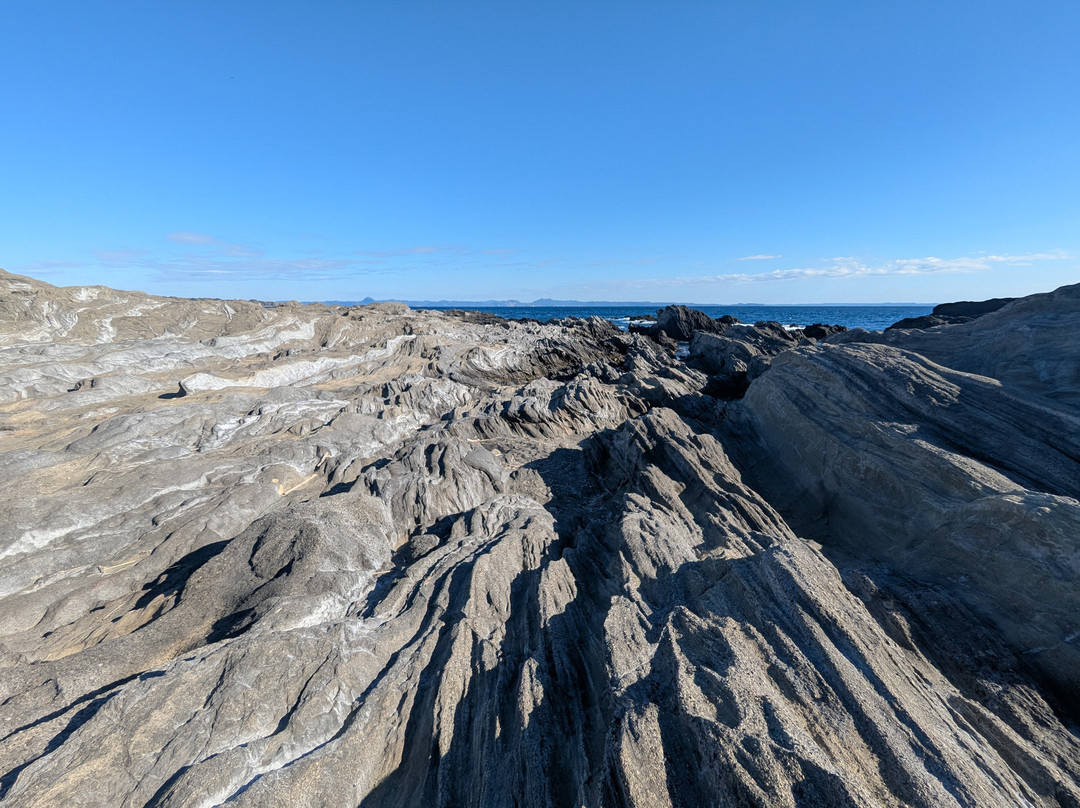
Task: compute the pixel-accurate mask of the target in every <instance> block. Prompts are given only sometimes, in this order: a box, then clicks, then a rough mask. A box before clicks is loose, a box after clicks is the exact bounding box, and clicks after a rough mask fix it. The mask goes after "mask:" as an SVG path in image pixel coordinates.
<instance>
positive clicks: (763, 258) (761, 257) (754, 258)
mask: <svg viewBox="0 0 1080 808" xmlns="http://www.w3.org/2000/svg"><path fill="white" fill-rule="evenodd" d="M783 257H784V256H782V255H744V256H743V257H742V258H740V259H739V260H740V261H771V260H772V259H774V258H783Z"/></svg>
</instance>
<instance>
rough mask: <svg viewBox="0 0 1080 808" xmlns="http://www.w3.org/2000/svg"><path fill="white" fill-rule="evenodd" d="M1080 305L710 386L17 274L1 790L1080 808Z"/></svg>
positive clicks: (723, 349) (644, 348) (855, 349)
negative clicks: (725, 388) (1079, 404)
mask: <svg viewBox="0 0 1080 808" xmlns="http://www.w3.org/2000/svg"><path fill="white" fill-rule="evenodd" d="M1078 303H1080V302H1078V301H1077V300H1076V291H1075V288H1074V289H1070V288H1066V289H1063V290H1058V292H1056V293H1053V294H1051V295H1048V296H1036V297H1035V298H1025V299H1022V300H1018V301H1016V302H1014V303H1013V304H1011V305H1009V306H1007V307H1004V308H1002V309H1001V310H999V311H997V312H994V313H991V314H985V315H983V316H981V317H979V318H978V319H976V320H973V321H971V322H970V323H966V324H963V325H951V326H946V327H944V328H941V329H934V330H933V331H926V332H906V333H905V332H889V334H888V335H882V334H877V335H867V334H866V332H861V333H859V332H848V333H840V334H833V335H827V341H826V342H823V343H821V344H814V343H812V342H811V339H810V335H806V334H791V333H789V332H787V331H786V330H785V329H783V328H781V327H779V326H777V325H776V324H768V323H759V324H757V325H755V326H739V325H736V324H734V323H717V324H716V325H715V326H709V328H716V329H719V331H713V332H710V331H708V330H707V329H701V328H694V329H692V330H691V331H690V332H689V333H688V332H685V331H681V332H679V333H680V334H683V335H685V336H684V338H685V337H688V336H693V345H694V346H695V353H694V355H693V356H692V358H691V361H689V362H687V363H683V362H680V361H678V360H676V359H675V358H674V357H673V356H672V355H671V354H670V353H669V352H668V351H665V350H664V349H663V348H662V347H661V346H659V345H658V344H657V343H656V342H655V341H654V340H653V339H650V338H648V337H645V336H642V335H635V334H629V335H626V334H620V333H619V332H618V331H616V330H615V329H614V328H613V327H611V325H610V324H608V323H606V322H604V321H601V320H598V319H596V318H593V319H590V320H575V319H569V320H565V321H562V322H560V323H554V324H541V323H535V322H518V321H494V320H492V321H488V320H487V318H473V317H470V316H468V315H464V316H463V315H457V314H442V313H437V312H413V311H410V310H409V309H407V308H406V307H404V306H402V305H400V304H378V305H373V306H364V307H356V308H352V309H347V308H344V307H340V306H337V307H330V306H301V305H299V304H282V305H278V306H273V307H266V306H263V305H262V304H259V303H256V302H242V301H239V302H238V301H227V302H226V301H210V300H202V301H199V300H195V301H176V300H166V299H163V298H155V297H152V296H148V295H140V294H137V293H121V292H113V291H111V290H107V289H102V288H76V289H56V288H54V287H50V286H48V285H47V284H42V283H39V282H37V281H33V280H31V279H27V278H19V277H16V276H11V275H7V274H0V378H2V380H3V384H2V385H0V391H2V394H3V395H2V398H3V400H2V401H0V459H2V461H3V462H2V463H0V481H2V482H3V484H4V486H3V490H4V495H3V497H2V498H0V517H2V518H0V801H2V802H3V804H4V805H5V806H6V805H11V806H39V805H76V806H77V805H87V806H90V805H92V806H100V805H150V806H202V805H220V804H228V805H235V806H277V805H294V804H295V805H320V806H357V805H361V806H420V805H423V806H450V805H476V806H504V805H515V804H516V805H522V806H581V805H588V806H621V805H643V806H644V805H649V806H654V805H656V806H662V805H712V804H719V805H759V806H763V805H769V806H789V807H791V808H794V806H807V805H829V806H834V805H835V806H856V805H858V806H863V805H886V806H899V805H911V806H926V807H927V808H929V807H930V806H934V808H937V806H957V807H958V806H972V805H995V806H996V805H1010V806H1011V805H1028V806H1040V807H1042V806H1071V807H1073V808H1075V806H1077V805H1080V736H1078V733H1077V729H1076V724H1075V720H1076V718H1077V716H1078V715H1080V707H1078V705H1076V704H1075V703H1074V701H1073V700H1074V699H1075V683H1076V681H1080V660H1078V654H1077V637H1080V626H1077V625H1075V621H1076V615H1077V614H1080V603H1078V602H1077V597H1078V596H1077V592H1078V588H1077V583H1078V579H1080V559H1078V553H1080V504H1078V501H1077V496H1078V495H1080V460H1078V458H1080V443H1078V440H1080V438H1078V437H1077V436H1080V415H1078V411H1077V409H1076V408H1075V407H1074V406H1073V403H1072V402H1074V401H1075V397H1076V396H1077V395H1078V394H1080V393H1078V388H1080V384H1077V379H1076V376H1075V339H1073V340H1072V341H1069V340H1068V339H1066V332H1067V331H1068V330H1069V329H1070V328H1071V329H1072V330H1071V333H1072V334H1075V333H1077V331H1076V322H1075V318H1076V316H1077V312H1078V311H1080V305H1078ZM994 318H997V323H996V326H995V327H991V326H994ZM672 319H673V321H675V322H680V318H679V316H676V315H672ZM693 321H694V320H693V318H692V317H691V319H687V318H682V320H681V322H683V324H684V325H686V324H688V323H689V324H691V325H692V323H693ZM710 322H713V323H716V321H710ZM987 324H989V325H987ZM1029 330H1030V332H1031V333H1030V334H1029V333H1028V331H1029ZM720 331H722V333H720ZM665 338H666V337H665ZM901 338H903V339H913V340H914V339H918V340H922V342H921V343H920V344H921V345H924V346H925V348H926V351H927V352H928V353H926V354H923V353H922V351H921V350H918V351H917V350H915V349H914V348H913V347H911V346H906V345H893V344H892V341H894V340H900V339H901ZM867 340H870V341H871V342H870V344H866V343H867ZM873 340H877V341H878V342H879V343H880V342H888V343H889V344H874V343H873ZM834 341H835V342H834ZM841 343H842V344H841ZM1025 345H1030V346H1031V347H1030V348H1026V347H1024V346H1025ZM1036 345H1037V346H1041V347H1042V348H1045V349H1046V350H1045V352H1044V353H1039V354H1034V356H1035V358H1036V359H1040V360H1044V361H1043V362H1042V364H1038V365H1037V370H1036V371H1034V372H1033V371H1032V370H1031V369H1030V368H1023V367H1021V368H1017V367H1015V366H1014V365H1013V364H1012V363H1017V362H1019V363H1020V364H1021V365H1023V364H1024V363H1025V361H1026V358H1027V356H1028V354H1027V353H1026V351H1028V350H1034V346H1036ZM1010 346H1011V347H1010ZM987 348H994V349H995V350H996V355H995V356H994V357H992V358H991V359H987V358H986V357H984V356H983V355H982V352H983V351H984V350H986V349H987ZM1070 351H1072V353H1070ZM1070 356H1071V357H1073V359H1070V358H1069V357H1070ZM946 359H947V360H948V361H947V362H946V361H945V360H946ZM1070 361H1072V362H1073V364H1072V365H1070V364H1069V362H1070ZM738 363H742V365H743V366H745V369H743V370H740V369H739V364H738ZM770 363H771V367H769V364H770ZM952 363H955V364H952ZM945 365H950V367H946V366H945ZM976 366H977V367H982V368H984V369H985V370H987V371H993V373H991V374H988V376H994V378H989V377H984V376H976V375H972V371H971V370H970V369H969V368H971V367H976ZM765 367H769V369H768V372H762V370H763V369H764V368H765ZM1070 368H1072V370H1070ZM739 373H745V379H744V380H742V381H739V382H738V384H739V385H740V386H741V388H742V389H740V391H739V392H740V393H745V395H743V397H742V399H741V400H738V401H730V402H726V403H720V402H717V401H716V400H715V399H714V398H712V397H710V396H708V395H703V394H702V392H703V391H706V392H708V391H709V390H710V389H715V388H717V387H718V386H720V385H721V383H722V381H723V380H725V379H731V380H735V379H737V378H738V374H739ZM1070 373H1073V374H1074V375H1072V376H1070ZM710 374H711V375H710ZM725 374H726V375H725ZM994 374H996V375H994ZM747 383H748V386H747ZM710 386H711V387H710ZM178 390H179V391H182V392H183V395H179V394H178ZM724 397H728V396H724ZM730 398H737V396H730Z"/></svg>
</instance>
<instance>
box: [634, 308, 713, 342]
mask: <svg viewBox="0 0 1080 808" xmlns="http://www.w3.org/2000/svg"><path fill="white" fill-rule="evenodd" d="M732 319H734V318H732ZM728 325H729V323H724V322H721V321H719V320H714V319H713V318H712V317H710V316H709V315H707V314H706V313H705V312H703V311H698V310H697V309H691V308H687V307H686V306H668V307H666V308H664V309H661V310H660V311H659V312H658V313H657V315H656V323H654V324H653V325H652V326H651V327H650V329H649V333H650V334H663V335H664V336H666V337H668V338H670V339H673V340H675V341H677V342H689V341H690V340H691V339H692V338H693V336H694V334H695V333H697V332H699V331H701V332H704V333H706V334H720V333H723V331H724V330H725V329H726V328H727V326H728Z"/></svg>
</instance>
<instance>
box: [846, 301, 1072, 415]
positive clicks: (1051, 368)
mask: <svg viewBox="0 0 1080 808" xmlns="http://www.w3.org/2000/svg"><path fill="white" fill-rule="evenodd" d="M1078 334H1080V284H1073V285H1072V286H1062V287H1061V288H1060V289H1057V290H1055V291H1053V292H1047V293H1044V294H1038V295H1031V296H1029V297H1024V298H1020V299H1018V300H1014V301H1013V302H1011V303H1009V304H1007V305H1005V306H1003V307H1002V308H1000V309H998V310H997V311H993V312H990V313H989V314H983V315H981V316H979V317H977V318H976V319H973V320H971V321H969V322H964V323H959V324H955V325H946V326H942V327H938V328H932V329H929V330H926V331H902V330H892V331H886V332H884V333H879V332H872V331H871V332H868V331H862V330H859V329H855V330H852V331H849V332H847V333H844V334H836V335H834V336H832V337H830V338H829V342H830V343H833V344H844V343H853V342H878V343H882V344H885V345H891V346H894V347H897V348H903V349H904V350H907V351H913V352H915V353H918V354H921V355H922V356H925V357H926V358H928V359H931V360H933V361H934V362H937V363H938V364H940V365H945V366H946V367H950V368H954V369H956V370H962V371H964V372H966V373H976V374H978V375H980V376H989V377H990V378H992V379H997V380H998V381H1000V382H1002V383H1003V384H1006V385H1008V386H1010V387H1017V388H1020V389H1022V390H1028V391H1030V392H1034V393H1038V394H1040V395H1043V396H1048V397H1050V398H1053V399H1055V400H1057V401H1059V402H1062V403H1070V404H1072V405H1074V406H1076V405H1080V339H1078V338H1077V335H1078Z"/></svg>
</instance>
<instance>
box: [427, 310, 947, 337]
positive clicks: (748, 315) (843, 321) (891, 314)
mask: <svg viewBox="0 0 1080 808" xmlns="http://www.w3.org/2000/svg"><path fill="white" fill-rule="evenodd" d="M425 308H428V309H436V310H440V311H445V310H447V309H451V308H457V309H461V308H467V309H469V310H472V311H485V312H490V313H491V314H497V315H499V316H500V317H506V318H508V319H513V318H520V317H528V318H530V319H533V320H540V321H542V322H543V321H547V320H556V319H559V318H562V317H591V316H592V315H597V316H599V317H603V318H605V319H607V320H611V321H612V322H613V323H615V325H617V326H618V327H619V328H621V329H622V330H624V331H625V330H626V329H627V327H628V325H629V324H630V322H631V321H632V320H635V319H638V318H640V317H641V315H643V314H651V315H655V314H656V311H657V310H656V309H650V308H647V307H642V306H550V307H545V306H426V307H425ZM693 308H696V309H700V310H701V311H703V312H705V313H706V314H708V315H709V316H710V317H721V316H723V315H725V314H730V315H732V316H734V317H738V318H739V320H740V321H741V322H744V323H756V322H758V321H760V320H774V321H776V322H778V323H780V324H781V325H786V326H800V327H802V326H808V325H811V324H813V323H826V324H828V325H844V326H847V327H848V328H865V329H867V330H869V331H881V330H883V329H885V328H887V327H888V326H890V325H892V324H893V323H895V322H896V321H897V320H902V319H904V318H905V317H919V316H920V315H923V314H929V313H930V312H931V310H932V309H933V306H910V305H909V306H902V305H900V306H896V305H893V306H855V305H851V306H815V305H799V306H767V305H750V306H747V305H742V306H693Z"/></svg>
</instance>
